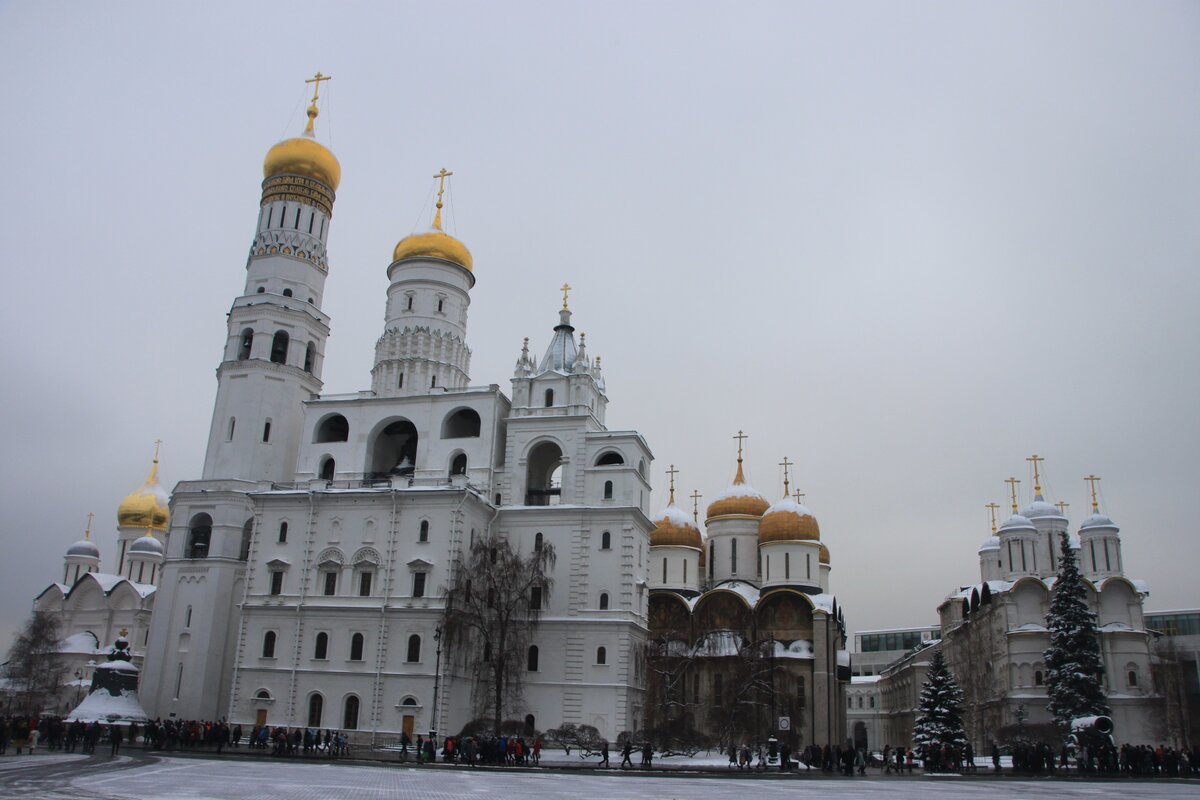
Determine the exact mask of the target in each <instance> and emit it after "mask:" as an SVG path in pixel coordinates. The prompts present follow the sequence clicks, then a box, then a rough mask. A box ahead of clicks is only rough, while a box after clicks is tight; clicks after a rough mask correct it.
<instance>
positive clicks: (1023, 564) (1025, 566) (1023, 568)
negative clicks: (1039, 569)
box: [1021, 542, 1029, 572]
mask: <svg viewBox="0 0 1200 800" xmlns="http://www.w3.org/2000/svg"><path fill="white" fill-rule="evenodd" d="M1021 571H1022V572H1028V571H1029V565H1028V564H1027V563H1026V561H1025V543H1024V542H1021Z"/></svg>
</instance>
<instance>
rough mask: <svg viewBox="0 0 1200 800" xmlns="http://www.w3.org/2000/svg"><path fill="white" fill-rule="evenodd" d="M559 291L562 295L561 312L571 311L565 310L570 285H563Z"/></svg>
mask: <svg viewBox="0 0 1200 800" xmlns="http://www.w3.org/2000/svg"><path fill="white" fill-rule="evenodd" d="M559 291H560V292H562V293H563V311H570V310H571V309H569V308H567V295H568V294H570V292H571V284H569V283H564V284H563V285H562V286H561V287H559Z"/></svg>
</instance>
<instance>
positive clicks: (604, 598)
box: [600, 592, 608, 611]
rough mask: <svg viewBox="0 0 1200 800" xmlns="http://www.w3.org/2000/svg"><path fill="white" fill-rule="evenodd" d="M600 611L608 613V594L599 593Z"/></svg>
mask: <svg viewBox="0 0 1200 800" xmlns="http://www.w3.org/2000/svg"><path fill="white" fill-rule="evenodd" d="M600 610H601V611H608V592H601V593H600Z"/></svg>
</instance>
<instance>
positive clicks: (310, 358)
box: [304, 342, 317, 374]
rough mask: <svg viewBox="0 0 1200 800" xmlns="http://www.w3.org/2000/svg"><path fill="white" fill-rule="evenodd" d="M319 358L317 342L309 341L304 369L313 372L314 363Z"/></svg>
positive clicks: (306, 347)
mask: <svg viewBox="0 0 1200 800" xmlns="http://www.w3.org/2000/svg"><path fill="white" fill-rule="evenodd" d="M316 360H317V345H316V343H315V342H309V343H308V345H306V346H305V348H304V371H305V372H307V373H310V374H311V373H312V371H313V364H314V363H316Z"/></svg>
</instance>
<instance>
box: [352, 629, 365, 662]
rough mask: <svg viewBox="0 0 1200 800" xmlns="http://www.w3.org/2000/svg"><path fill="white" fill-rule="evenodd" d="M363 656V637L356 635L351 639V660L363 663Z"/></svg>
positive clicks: (359, 634)
mask: <svg viewBox="0 0 1200 800" xmlns="http://www.w3.org/2000/svg"><path fill="white" fill-rule="evenodd" d="M362 656H363V635H362V634H361V633H356V634H354V635H353V636H351V637H350V660H351V661H362Z"/></svg>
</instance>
